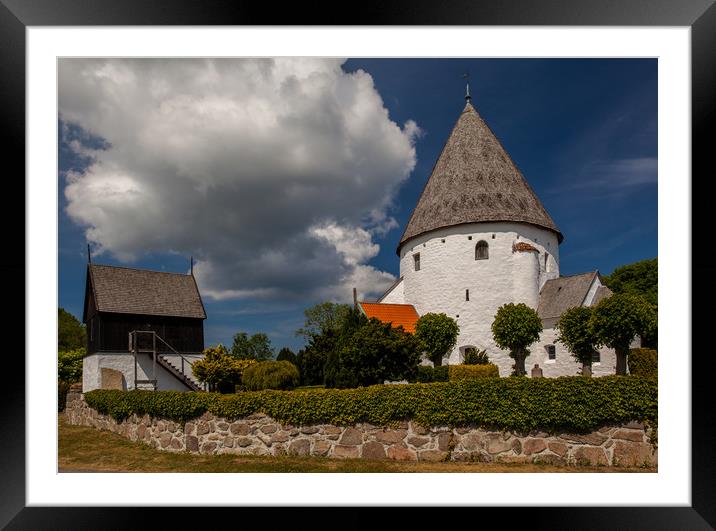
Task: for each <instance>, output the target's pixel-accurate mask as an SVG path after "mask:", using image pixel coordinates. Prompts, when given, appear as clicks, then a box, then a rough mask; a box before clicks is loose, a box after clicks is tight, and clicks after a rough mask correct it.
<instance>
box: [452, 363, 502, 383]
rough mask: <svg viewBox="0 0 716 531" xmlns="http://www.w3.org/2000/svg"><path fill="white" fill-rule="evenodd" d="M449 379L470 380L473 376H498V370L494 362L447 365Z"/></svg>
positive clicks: (453, 380)
mask: <svg viewBox="0 0 716 531" xmlns="http://www.w3.org/2000/svg"><path fill="white" fill-rule="evenodd" d="M449 367H450V370H449V374H450V381H451V382H455V381H458V380H471V379H474V378H499V377H500V371H499V370H498V369H497V365H495V364H494V363H488V364H487V365H449Z"/></svg>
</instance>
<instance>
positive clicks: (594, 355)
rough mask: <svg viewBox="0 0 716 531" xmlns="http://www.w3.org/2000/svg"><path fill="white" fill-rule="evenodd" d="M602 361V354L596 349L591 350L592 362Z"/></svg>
mask: <svg viewBox="0 0 716 531" xmlns="http://www.w3.org/2000/svg"><path fill="white" fill-rule="evenodd" d="M601 362H602V354H601V352H599V351H598V350H595V351H594V352H592V363H601Z"/></svg>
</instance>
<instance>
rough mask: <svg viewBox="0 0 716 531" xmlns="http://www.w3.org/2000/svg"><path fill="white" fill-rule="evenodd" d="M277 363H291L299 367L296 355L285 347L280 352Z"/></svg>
mask: <svg viewBox="0 0 716 531" xmlns="http://www.w3.org/2000/svg"><path fill="white" fill-rule="evenodd" d="M276 361H288V362H290V363H293V364H294V365H298V363H297V360H296V355H295V354H294V353H293V351H292V350H291V349H290V348H288V347H283V348H282V349H281V350H279V351H278V355H277V356H276Z"/></svg>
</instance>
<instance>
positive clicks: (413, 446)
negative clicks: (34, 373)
mask: <svg viewBox="0 0 716 531" xmlns="http://www.w3.org/2000/svg"><path fill="white" fill-rule="evenodd" d="M66 414H67V418H68V420H69V422H70V423H71V424H74V425H81V426H92V427H95V428H97V429H100V430H109V431H111V432H114V433H118V434H120V435H122V436H124V437H126V438H128V439H130V440H132V441H141V442H144V443H146V444H148V445H150V446H152V447H154V448H156V449H158V450H163V451H168V452H190V453H197V454H236V455H271V456H280V455H303V456H308V455H311V456H322V457H331V458H337V459H344V458H364V459H394V460H400V461H448V460H451V461H481V462H495V463H545V464H553V465H604V466H649V467H654V466H656V465H657V461H658V454H657V450H656V448H655V446H654V445H653V444H652V443H651V429H650V428H648V427H646V426H644V425H643V424H641V423H637V422H630V423H627V424H623V425H613V426H604V427H602V428H600V429H599V430H596V431H594V432H591V433H587V434H570V433H557V434H548V433H545V432H532V433H515V432H510V431H504V432H502V431H489V430H484V429H480V428H476V427H462V428H449V427H447V426H435V427H431V428H424V427H422V426H419V425H417V424H416V423H414V422H412V421H404V422H401V423H399V424H398V425H396V426H394V427H390V428H386V427H381V426H375V425H372V424H368V423H359V424H356V425H355V426H334V425H331V424H317V425H313V426H293V425H289V424H281V423H280V422H277V421H275V420H274V419H272V418H271V417H268V416H267V415H264V414H261V413H256V414H253V415H250V416H248V417H246V418H243V419H239V420H228V419H223V418H220V417H216V416H214V415H212V414H211V413H205V414H203V415H202V416H201V417H199V418H196V419H193V420H191V421H189V422H187V423H186V424H185V425H183V426H182V425H181V424H180V423H177V422H173V421H169V420H164V419H157V418H151V417H150V416H149V415H144V416H138V415H131V416H130V417H128V418H127V419H125V420H123V421H122V422H117V421H116V420H114V419H113V418H111V417H109V416H106V415H102V414H100V413H98V412H97V411H95V410H94V409H92V408H90V407H89V406H88V405H87V403H86V402H85V401H84V397H83V395H81V394H79V393H70V394H69V395H68V397H67V408H66Z"/></svg>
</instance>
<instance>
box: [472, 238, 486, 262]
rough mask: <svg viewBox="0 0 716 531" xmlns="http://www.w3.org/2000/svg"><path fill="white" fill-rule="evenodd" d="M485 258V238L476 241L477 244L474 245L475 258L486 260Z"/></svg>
mask: <svg viewBox="0 0 716 531" xmlns="http://www.w3.org/2000/svg"><path fill="white" fill-rule="evenodd" d="M487 258H488V252H487V242H486V241H485V240H480V241H479V242H477V245H475V260H487Z"/></svg>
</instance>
